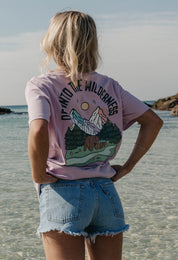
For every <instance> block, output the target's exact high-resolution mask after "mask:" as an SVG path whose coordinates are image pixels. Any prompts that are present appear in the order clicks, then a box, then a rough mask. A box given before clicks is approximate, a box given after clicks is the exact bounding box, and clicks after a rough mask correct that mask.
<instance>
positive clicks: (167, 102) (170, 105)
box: [151, 93, 178, 116]
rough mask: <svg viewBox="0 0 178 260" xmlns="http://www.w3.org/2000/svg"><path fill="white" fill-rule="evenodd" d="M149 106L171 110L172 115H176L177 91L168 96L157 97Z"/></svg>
mask: <svg viewBox="0 0 178 260" xmlns="http://www.w3.org/2000/svg"><path fill="white" fill-rule="evenodd" d="M151 107H152V108H153V109H157V110H167V111H171V115H172V116H178V93H177V94H176V95H173V96H170V97H166V98H160V99H158V100H157V101H156V102H155V103H154V104H153V105H152V106H151Z"/></svg>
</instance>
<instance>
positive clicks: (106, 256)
mask: <svg viewBox="0 0 178 260" xmlns="http://www.w3.org/2000/svg"><path fill="white" fill-rule="evenodd" d="M122 242H123V233H122V232H121V233H119V234H117V235H113V236H106V235H103V236H97V237H96V240H95V243H92V242H89V241H88V240H86V245H87V252H88V256H89V258H88V259H89V260H111V259H112V260H121V259H122Z"/></svg>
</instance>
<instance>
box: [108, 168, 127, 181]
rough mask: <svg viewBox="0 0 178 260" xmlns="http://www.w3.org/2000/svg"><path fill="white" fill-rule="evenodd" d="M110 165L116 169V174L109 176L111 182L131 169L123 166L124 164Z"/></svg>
mask: <svg viewBox="0 0 178 260" xmlns="http://www.w3.org/2000/svg"><path fill="white" fill-rule="evenodd" d="M111 167H112V168H113V169H114V170H115V171H116V174H115V175H114V176H113V177H112V178H111V180H112V181H113V182H115V181H117V180H119V179H121V178H122V177H124V176H125V175H126V174H128V173H129V172H130V171H131V169H129V168H127V167H125V166H124V165H123V166H121V165H111Z"/></svg>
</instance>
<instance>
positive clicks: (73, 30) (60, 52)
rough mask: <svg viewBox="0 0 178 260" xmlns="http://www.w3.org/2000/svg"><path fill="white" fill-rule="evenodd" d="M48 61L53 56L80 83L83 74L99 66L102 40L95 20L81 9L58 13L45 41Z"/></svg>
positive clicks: (47, 64)
mask: <svg viewBox="0 0 178 260" xmlns="http://www.w3.org/2000/svg"><path fill="white" fill-rule="evenodd" d="M41 49H42V50H43V51H45V53H46V58H45V64H46V66H47V68H48V69H49V63H50V61H51V59H53V60H54V62H55V63H56V65H57V67H59V68H60V69H62V70H63V71H64V72H65V73H66V77H70V78H71V80H72V81H73V82H74V84H75V85H76V82H77V76H78V74H79V73H81V74H82V73H89V72H92V71H94V70H95V69H96V68H97V66H98V59H99V53H98V39H97V30H96V25H95V22H94V20H93V19H92V18H91V17H90V16H89V15H87V14H85V13H82V12H78V11H65V12H61V13H57V14H56V15H55V16H54V17H53V18H52V19H51V22H50V25H49V28H48V31H47V33H46V35H45V36H44V38H43V39H42V41H41Z"/></svg>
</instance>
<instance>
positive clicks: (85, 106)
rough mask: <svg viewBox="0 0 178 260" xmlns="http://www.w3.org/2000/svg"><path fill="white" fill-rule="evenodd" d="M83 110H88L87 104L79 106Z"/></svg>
mask: <svg viewBox="0 0 178 260" xmlns="http://www.w3.org/2000/svg"><path fill="white" fill-rule="evenodd" d="M81 107H82V109H83V110H88V109H89V104H88V103H87V102H83V103H82V105H81Z"/></svg>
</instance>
